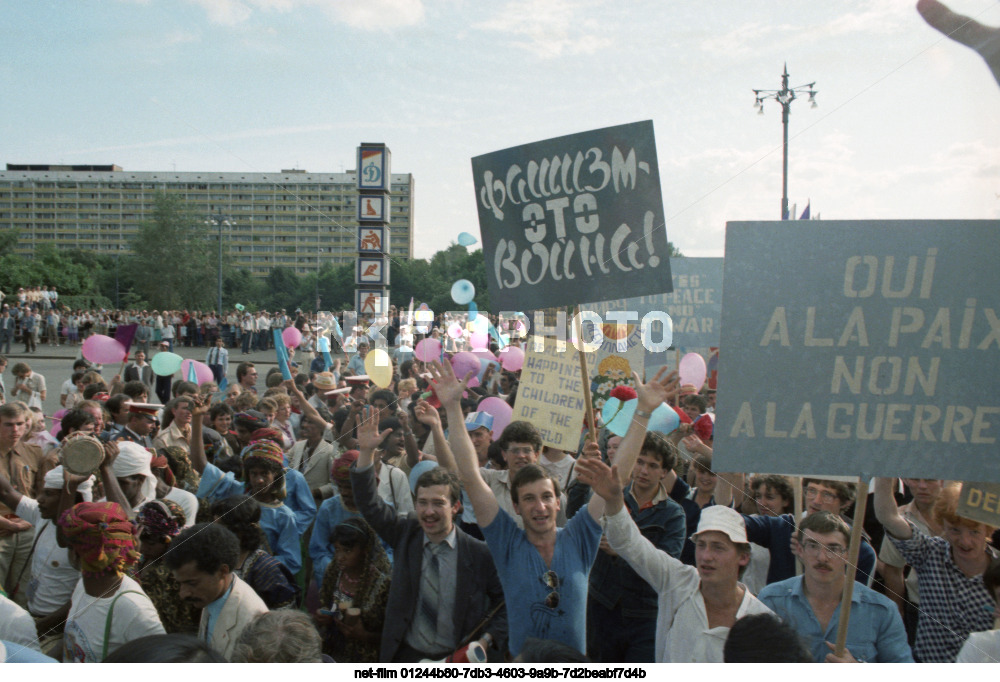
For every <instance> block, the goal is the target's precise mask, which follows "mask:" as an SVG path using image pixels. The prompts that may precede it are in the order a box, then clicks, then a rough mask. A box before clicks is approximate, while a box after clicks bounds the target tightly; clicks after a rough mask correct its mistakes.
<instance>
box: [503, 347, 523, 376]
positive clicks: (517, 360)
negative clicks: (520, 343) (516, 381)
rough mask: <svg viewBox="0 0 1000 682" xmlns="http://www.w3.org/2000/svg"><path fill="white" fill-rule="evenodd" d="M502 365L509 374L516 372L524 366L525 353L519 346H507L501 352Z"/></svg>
mask: <svg viewBox="0 0 1000 682" xmlns="http://www.w3.org/2000/svg"><path fill="white" fill-rule="evenodd" d="M500 364H501V365H502V366H503V368H504V369H505V370H507V371H508V372H516V371H517V370H519V369H521V367H523V366H524V351H523V350H521V349H520V348H518V347H517V346H507V347H506V348H504V349H503V350H501V351H500Z"/></svg>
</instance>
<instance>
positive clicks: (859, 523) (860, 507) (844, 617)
mask: <svg viewBox="0 0 1000 682" xmlns="http://www.w3.org/2000/svg"><path fill="white" fill-rule="evenodd" d="M869 478H870V477H869V476H868V475H867V474H862V475H861V476H860V477H859V480H858V495H857V498H855V499H857V502H856V503H855V505H854V523H853V524H852V525H851V546H850V548H849V549H848V550H847V579H846V580H845V581H844V594H843V596H842V597H841V599H840V623H839V625H838V626H837V645H836V651H835V652H834V654H835V655H836V656H843V655H844V649H846V648H847V624H848V622H849V621H850V619H851V597H852V596H853V595H854V573H855V571H856V570H857V569H856V568H855V566H857V565H858V552H859V551H860V549H861V532H862V530H863V527H864V525H865V508H866V507H867V506H868V479H869Z"/></svg>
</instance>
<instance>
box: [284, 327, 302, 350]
mask: <svg viewBox="0 0 1000 682" xmlns="http://www.w3.org/2000/svg"><path fill="white" fill-rule="evenodd" d="M281 340H282V341H284V342H285V347H286V348H296V347H297V346H298V345H299V344H300V343H302V332H300V331H299V330H298V327H288V328H286V329H285V331H283V332H281Z"/></svg>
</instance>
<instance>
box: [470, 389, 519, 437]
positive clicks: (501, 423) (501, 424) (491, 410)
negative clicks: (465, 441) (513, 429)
mask: <svg viewBox="0 0 1000 682" xmlns="http://www.w3.org/2000/svg"><path fill="white" fill-rule="evenodd" d="M476 411H477V412H485V413H486V414H488V415H491V416H492V417H493V440H499V439H500V435H501V434H502V433H503V430H504V429H505V428H507V425H508V424H510V418H511V417H512V416H514V408H512V407H511V406H510V405H508V404H507V401H505V400H503V399H502V398H487V399H486V400H484V401H482V402H481V403H479V405H478V406H477V407H476Z"/></svg>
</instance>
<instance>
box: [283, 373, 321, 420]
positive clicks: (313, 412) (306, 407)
mask: <svg viewBox="0 0 1000 682" xmlns="http://www.w3.org/2000/svg"><path fill="white" fill-rule="evenodd" d="M283 385H284V387H285V388H286V389H288V392H289V394H291V395H294V396H296V397H297V398H298V399H299V408H300V409H301V410H302V418H303V419H309V420H311V421H314V422H316V423H317V424H321V425H323V426H324V427H325V426H333V424H329V423H328V422H327V421H326V420H325V419H323V417H321V416H320V414H319V410H317V409H316V408H315V407H313V406H312V405H310V404H309V401H308V400H307V399H306V396H305V394H303V393H302V391H300V390H299V387H298V386H296V385H295V380H294V379H289V380H287V381H285V382H283Z"/></svg>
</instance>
